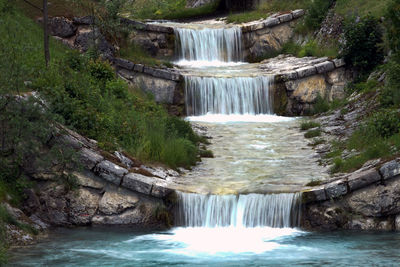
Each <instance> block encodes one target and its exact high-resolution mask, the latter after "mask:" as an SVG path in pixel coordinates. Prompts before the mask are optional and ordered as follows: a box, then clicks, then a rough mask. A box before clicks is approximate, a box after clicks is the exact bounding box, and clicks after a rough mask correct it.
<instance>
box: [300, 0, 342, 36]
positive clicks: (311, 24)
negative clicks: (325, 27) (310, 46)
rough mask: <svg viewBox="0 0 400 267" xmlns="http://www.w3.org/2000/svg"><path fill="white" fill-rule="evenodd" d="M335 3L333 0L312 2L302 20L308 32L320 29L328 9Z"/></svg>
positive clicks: (315, 0)
mask: <svg viewBox="0 0 400 267" xmlns="http://www.w3.org/2000/svg"><path fill="white" fill-rule="evenodd" d="M334 3H335V0H314V1H312V2H311V3H310V4H309V6H308V8H307V15H306V17H305V18H304V25H305V27H306V28H307V29H309V30H313V31H315V30H317V29H319V28H320V26H321V23H322V21H323V20H324V19H325V17H326V14H327V13H328V10H329V8H330V7H331V6H332V5H333V4H334Z"/></svg>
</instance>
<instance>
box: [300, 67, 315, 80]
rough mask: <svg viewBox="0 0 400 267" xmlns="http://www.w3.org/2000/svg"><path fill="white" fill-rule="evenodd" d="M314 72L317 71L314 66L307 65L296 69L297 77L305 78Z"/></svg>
mask: <svg viewBox="0 0 400 267" xmlns="http://www.w3.org/2000/svg"><path fill="white" fill-rule="evenodd" d="M316 73H317V69H316V68H315V67H314V66H307V67H303V68H299V69H297V76H298V77H299V78H305V77H308V76H312V75H314V74H316Z"/></svg>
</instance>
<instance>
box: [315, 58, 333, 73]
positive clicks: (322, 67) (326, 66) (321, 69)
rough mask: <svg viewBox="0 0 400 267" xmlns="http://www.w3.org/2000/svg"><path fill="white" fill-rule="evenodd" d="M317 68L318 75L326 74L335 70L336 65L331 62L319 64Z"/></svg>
mask: <svg viewBox="0 0 400 267" xmlns="http://www.w3.org/2000/svg"><path fill="white" fill-rule="evenodd" d="M315 67H316V68H317V72H318V73H325V72H328V71H331V70H334V69H335V65H334V64H333V62H330V61H325V62H322V63H318V64H316V65H315Z"/></svg>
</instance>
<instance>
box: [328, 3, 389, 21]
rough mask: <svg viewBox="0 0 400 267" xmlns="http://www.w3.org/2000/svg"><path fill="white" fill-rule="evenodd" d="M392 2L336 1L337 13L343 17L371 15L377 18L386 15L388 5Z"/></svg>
mask: <svg viewBox="0 0 400 267" xmlns="http://www.w3.org/2000/svg"><path fill="white" fill-rule="evenodd" d="M390 1H391V0H379V1H376V0H336V5H335V12H337V13H338V14H340V15H341V16H343V17H347V16H349V15H356V16H366V15H368V14H371V15H372V16H374V17H375V18H380V17H382V16H384V15H385V13H386V8H387V5H388V3H389V2H390Z"/></svg>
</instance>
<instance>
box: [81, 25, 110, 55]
mask: <svg viewBox="0 0 400 267" xmlns="http://www.w3.org/2000/svg"><path fill="white" fill-rule="evenodd" d="M74 45H75V47H78V48H79V49H81V50H82V51H83V52H86V51H88V50H89V48H91V47H92V46H95V47H96V48H97V50H98V51H99V52H100V53H101V54H102V55H103V56H104V57H105V58H107V59H112V58H113V56H114V52H115V49H114V47H113V46H112V45H111V44H110V43H109V42H108V41H107V40H106V38H105V37H104V36H103V35H102V34H101V33H100V31H99V29H95V30H94V31H92V30H89V31H81V32H79V33H78V35H77V36H76V39H75V43H74Z"/></svg>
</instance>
